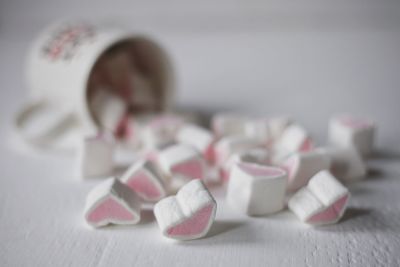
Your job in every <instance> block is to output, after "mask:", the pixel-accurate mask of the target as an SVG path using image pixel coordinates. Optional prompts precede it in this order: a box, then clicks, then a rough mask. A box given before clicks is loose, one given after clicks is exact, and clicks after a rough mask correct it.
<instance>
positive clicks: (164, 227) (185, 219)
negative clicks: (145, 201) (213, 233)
mask: <svg viewBox="0 0 400 267" xmlns="http://www.w3.org/2000/svg"><path fill="white" fill-rule="evenodd" d="M216 209H217V203H216V202H215V200H214V198H213V197H212V195H211V194H210V192H209V191H208V190H207V188H206V187H205V185H204V183H203V182H202V181H200V180H193V181H191V182H189V183H187V184H186V185H185V186H183V187H182V188H181V189H180V190H179V191H178V193H177V194H176V196H170V197H167V198H164V199H162V200H160V201H159V202H158V203H157V204H156V205H155V206H154V215H155V217H156V219H157V222H158V225H159V227H160V229H161V232H162V233H163V235H164V236H166V237H168V238H171V239H176V240H191V239H197V238H201V237H204V236H205V235H206V234H207V233H208V231H209V229H210V227H211V225H212V223H213V221H214V218H215V213H216Z"/></svg>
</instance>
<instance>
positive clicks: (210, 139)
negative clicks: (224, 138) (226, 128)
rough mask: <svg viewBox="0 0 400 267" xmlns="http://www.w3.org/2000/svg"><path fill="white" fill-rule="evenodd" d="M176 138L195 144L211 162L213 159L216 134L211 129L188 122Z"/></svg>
mask: <svg viewBox="0 0 400 267" xmlns="http://www.w3.org/2000/svg"><path fill="white" fill-rule="evenodd" d="M176 140H177V142H178V143H182V144H187V145H192V146H194V147H195V148H196V149H197V150H199V151H200V152H201V153H202V154H203V156H204V158H206V159H207V160H208V161H209V162H212V161H213V159H214V147H213V143H214V136H213V134H212V133H211V132H210V131H209V130H207V129H204V128H202V127H200V126H197V125H194V124H187V125H185V126H183V127H182V128H181V129H180V130H179V132H178V134H177V136H176Z"/></svg>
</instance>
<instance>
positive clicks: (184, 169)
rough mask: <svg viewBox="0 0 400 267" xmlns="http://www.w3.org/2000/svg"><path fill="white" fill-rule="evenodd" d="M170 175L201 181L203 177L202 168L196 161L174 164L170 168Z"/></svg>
mask: <svg viewBox="0 0 400 267" xmlns="http://www.w3.org/2000/svg"><path fill="white" fill-rule="evenodd" d="M172 173H174V174H181V175H183V176H185V177H187V178H190V179H202V178H203V176H204V174H203V166H202V164H201V162H200V161H199V160H196V159H193V160H189V161H185V162H183V163H180V164H176V165H175V166H173V167H172Z"/></svg>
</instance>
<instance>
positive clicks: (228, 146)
mask: <svg viewBox="0 0 400 267" xmlns="http://www.w3.org/2000/svg"><path fill="white" fill-rule="evenodd" d="M258 146H260V143H259V142H258V141H257V140H255V139H253V138H249V137H245V136H240V135H235V136H227V137H223V138H222V139H220V140H219V141H218V142H217V143H216V144H215V146H214V151H215V161H216V163H217V165H222V164H224V163H225V162H226V161H227V160H228V159H229V157H230V156H231V155H233V154H234V153H239V152H242V151H245V150H248V149H252V148H256V147H258Z"/></svg>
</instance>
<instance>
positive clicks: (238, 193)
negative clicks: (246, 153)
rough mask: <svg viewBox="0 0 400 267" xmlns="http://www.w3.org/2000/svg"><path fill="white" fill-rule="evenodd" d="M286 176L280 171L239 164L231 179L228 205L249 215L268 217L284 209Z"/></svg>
mask: <svg viewBox="0 0 400 267" xmlns="http://www.w3.org/2000/svg"><path fill="white" fill-rule="evenodd" d="M286 178H287V176H286V172H285V171H284V170H282V169H280V168H276V167H269V166H262V165H257V164H252V163H238V164H237V165H235V166H234V167H233V170H232V173H231V175H230V178H229V183H228V190H227V195H226V198H227V202H228V203H229V204H230V205H231V206H232V207H234V208H237V209H238V210H240V211H241V212H243V213H246V214H248V215H265V214H270V213H274V212H277V211H280V210H282V209H283V206H284V197H285V189H286Z"/></svg>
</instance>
